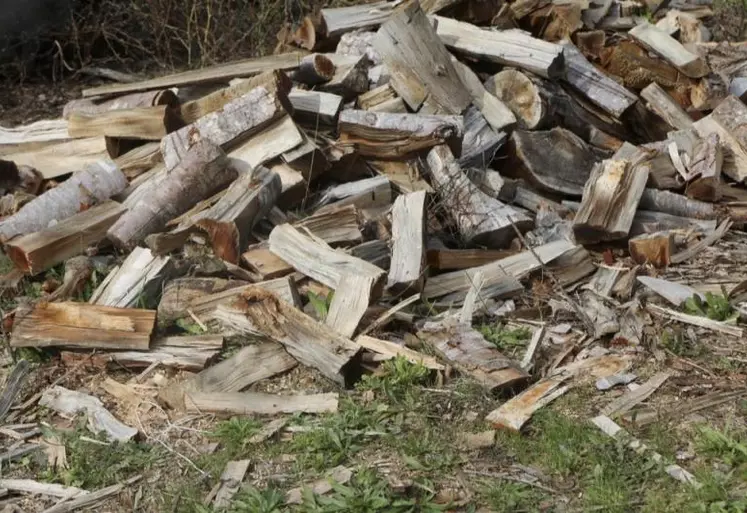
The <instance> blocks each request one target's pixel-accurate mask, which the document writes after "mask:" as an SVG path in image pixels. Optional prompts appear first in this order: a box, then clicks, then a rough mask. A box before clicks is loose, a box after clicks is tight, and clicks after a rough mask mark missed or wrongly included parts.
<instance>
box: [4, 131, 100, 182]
mask: <svg viewBox="0 0 747 513" xmlns="http://www.w3.org/2000/svg"><path fill="white" fill-rule="evenodd" d="M107 158H108V154H107V151H106V141H105V139H104V138H101V137H88V138H85V139H71V140H67V141H64V140H63V141H55V142H54V143H50V144H46V145H45V146H44V147H42V148H39V149H33V148H32V149H25V148H23V149H19V150H18V151H9V152H8V153H7V154H5V155H4V156H3V159H5V160H10V161H12V162H15V163H16V165H18V166H29V167H32V168H34V169H36V170H37V171H38V172H39V173H40V174H41V176H42V177H43V178H44V179H45V180H51V179H53V178H57V177H58V176H62V175H66V174H69V173H70V172H73V171H75V170H78V169H85V168H87V167H89V166H91V165H94V164H96V162H98V161H100V160H103V159H107Z"/></svg>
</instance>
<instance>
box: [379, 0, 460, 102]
mask: <svg viewBox="0 0 747 513" xmlns="http://www.w3.org/2000/svg"><path fill="white" fill-rule="evenodd" d="M374 48H375V49H376V51H377V52H378V53H379V55H381V57H382V59H383V62H384V65H385V66H386V67H387V69H388V70H389V72H390V73H391V80H390V84H391V86H392V88H393V89H394V90H395V91H397V94H399V96H401V97H402V98H403V99H404V100H405V102H406V103H407V105H408V106H409V107H410V109H412V110H413V111H417V110H419V109H420V107H421V106H422V105H423V103H425V102H426V101H427V102H428V103H429V104H430V105H431V106H432V108H435V109H436V112H438V113H440V114H461V113H462V112H463V111H464V109H465V108H467V105H469V104H470V102H471V97H470V94H469V91H468V90H466V89H465V87H464V85H463V84H462V81H461V80H460V78H459V74H458V73H457V71H456V69H454V65H453V64H452V62H451V56H450V55H449V52H448V51H447V50H446V47H444V45H443V43H442V42H441V40H440V39H439V37H438V35H437V34H436V31H435V30H434V29H433V26H432V25H431V23H430V22H429V21H428V18H427V16H426V15H425V13H424V12H423V10H422V9H421V8H420V4H419V3H418V2H417V1H410V2H406V3H405V4H404V5H402V6H401V7H400V8H398V9H396V10H395V11H393V12H392V14H391V16H389V18H388V20H387V21H386V23H384V24H383V25H382V26H381V28H380V29H379V31H378V32H377V34H376V38H375V39H374Z"/></svg>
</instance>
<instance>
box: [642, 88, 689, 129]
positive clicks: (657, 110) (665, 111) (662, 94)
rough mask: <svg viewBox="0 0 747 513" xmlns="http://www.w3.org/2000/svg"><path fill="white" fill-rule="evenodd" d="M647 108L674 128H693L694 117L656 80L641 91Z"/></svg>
mask: <svg viewBox="0 0 747 513" xmlns="http://www.w3.org/2000/svg"><path fill="white" fill-rule="evenodd" d="M641 98H643V99H644V100H646V108H647V109H648V110H650V111H651V112H653V113H654V114H656V115H657V116H659V117H660V118H661V119H663V120H664V121H665V122H666V123H667V124H668V125H669V126H670V127H671V128H672V130H686V129H688V128H692V126H693V118H691V117H690V115H689V114H688V113H687V112H685V109H683V108H682V106H681V105H680V104H679V103H677V101H676V100H675V99H674V98H672V97H671V96H670V95H669V94H668V93H667V92H666V91H665V90H664V89H662V88H661V86H660V85H659V84H657V83H656V82H651V83H650V84H649V85H648V86H646V87H645V88H644V89H643V90H642V91H641Z"/></svg>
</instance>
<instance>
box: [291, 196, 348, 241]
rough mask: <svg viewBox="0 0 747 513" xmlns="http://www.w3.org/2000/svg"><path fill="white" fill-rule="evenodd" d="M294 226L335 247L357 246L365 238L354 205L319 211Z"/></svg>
mask: <svg viewBox="0 0 747 513" xmlns="http://www.w3.org/2000/svg"><path fill="white" fill-rule="evenodd" d="M293 226H295V227H296V228H299V229H300V230H303V231H306V230H308V231H309V232H311V233H312V235H314V237H318V238H320V239H322V240H323V241H324V242H326V243H327V244H330V245H335V246H337V245H341V244H343V245H350V244H357V243H359V242H360V241H361V239H362V238H363V235H362V234H361V231H360V227H359V225H358V211H357V209H356V208H355V206H353V205H345V206H342V207H339V208H330V209H327V210H324V211H317V212H316V213H314V214H313V215H310V216H309V217H306V218H305V219H303V220H301V221H299V222H297V223H294V225H293Z"/></svg>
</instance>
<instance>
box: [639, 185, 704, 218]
mask: <svg viewBox="0 0 747 513" xmlns="http://www.w3.org/2000/svg"><path fill="white" fill-rule="evenodd" d="M638 206H639V207H640V208H641V209H644V210H649V211H652V212H663V213H665V214H670V215H673V216H678V217H689V218H693V219H717V218H718V217H719V211H718V209H717V208H716V206H715V205H713V204H712V203H706V202H704V201H698V200H693V199H689V198H686V197H685V196H683V195H681V194H676V193H674V192H669V191H660V190H658V189H650V188H646V189H645V190H644V191H643V194H642V195H641V200H640V202H639V204H638Z"/></svg>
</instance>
